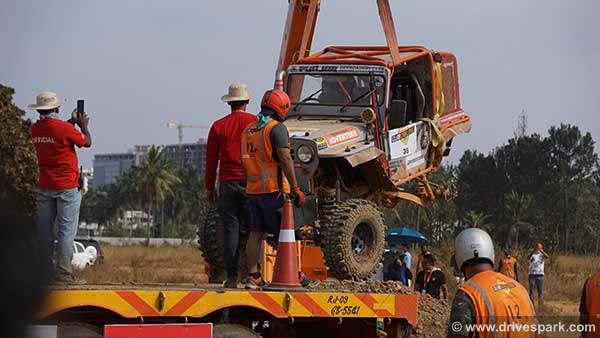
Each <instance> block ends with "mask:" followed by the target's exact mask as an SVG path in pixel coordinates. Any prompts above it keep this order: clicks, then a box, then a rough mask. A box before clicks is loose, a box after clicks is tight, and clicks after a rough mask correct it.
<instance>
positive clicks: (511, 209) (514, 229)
mask: <svg viewBox="0 0 600 338" xmlns="http://www.w3.org/2000/svg"><path fill="white" fill-rule="evenodd" d="M504 200H505V207H506V209H507V211H508V213H509V217H510V225H509V226H508V233H507V238H506V244H510V242H511V240H512V235H513V234H514V236H515V241H514V247H515V248H516V247H518V246H519V230H520V228H522V227H528V226H530V225H531V224H529V223H527V222H524V221H523V216H524V215H525V213H526V212H527V210H529V208H530V207H531V203H532V202H533V199H532V197H531V196H529V195H525V194H519V193H518V192H516V191H514V190H511V191H510V192H509V193H507V194H506V195H505V196H504Z"/></svg>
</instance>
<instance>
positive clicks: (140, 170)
mask: <svg viewBox="0 0 600 338" xmlns="http://www.w3.org/2000/svg"><path fill="white" fill-rule="evenodd" d="M131 171H132V175H133V177H134V179H133V181H135V182H136V183H137V184H139V186H138V188H139V190H138V191H139V192H140V193H141V195H140V196H141V200H143V201H144V203H145V204H146V211H147V214H148V221H147V223H146V224H147V225H146V245H148V244H149V243H150V218H151V215H152V212H153V210H155V209H156V208H157V207H158V205H159V204H161V203H163V202H164V201H165V198H166V196H167V195H171V194H173V187H174V186H175V185H176V184H179V183H181V180H180V179H179V178H178V177H177V176H176V175H175V174H174V173H173V169H172V165H171V163H170V162H167V161H165V160H164V158H163V153H162V150H161V149H160V148H158V147H156V146H152V147H151V148H150V150H149V151H148V156H147V157H146V159H145V160H144V162H142V163H141V165H140V166H134V167H132V168H131Z"/></svg>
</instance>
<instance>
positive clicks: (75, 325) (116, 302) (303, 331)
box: [34, 284, 419, 338]
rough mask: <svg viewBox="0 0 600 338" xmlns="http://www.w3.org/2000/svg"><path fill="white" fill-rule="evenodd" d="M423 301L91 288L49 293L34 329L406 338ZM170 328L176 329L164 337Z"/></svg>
mask: <svg viewBox="0 0 600 338" xmlns="http://www.w3.org/2000/svg"><path fill="white" fill-rule="evenodd" d="M418 302H419V295H418V294H383V293H353V292H338V291H332V292H329V291H326V290H318V291H250V290H245V289H238V290H234V289H224V288H221V287H215V284H212V285H211V284H205V285H145V286H138V285H86V286H77V287H75V286H73V287H64V288H53V289H51V290H49V291H48V294H47V296H46V298H45V301H44V303H43V305H42V306H41V307H40V309H39V311H38V312H37V314H36V320H35V323H34V324H35V325H36V326H38V327H46V328H47V327H50V328H55V331H56V332H57V334H56V336H57V337H59V338H62V337H106V338H113V337H142V336H143V337H172V338H176V337H192V336H193V337H197V338H202V337H211V336H212V337H239V338H245V337H256V336H259V335H260V336H262V337H286V338H294V337H408V336H409V334H410V332H411V329H412V327H414V325H415V324H416V323H417V320H418V316H417V315H418V311H417V309H418ZM198 323H211V324H212V327H211V328H210V329H209V331H210V333H211V335H208V334H205V335H198V334H197V335H190V332H192V331H190V330H189V329H190V328H193V327H195V326H201V325H198ZM165 327H170V328H178V330H173V331H169V332H176V333H171V334H170V335H168V336H167V335H165V334H164V332H167V331H164V330H163V331H160V330H161V329H164V328H165ZM113 328H119V329H123V330H130V331H125V332H129V333H127V334H125V335H123V333H122V332H123V330H121V331H120V332H121V335H118V334H113V332H115V331H113ZM160 332H163V333H162V334H161V333H160ZM178 332H180V333H178ZM186 332H187V333H186ZM203 332H207V331H203Z"/></svg>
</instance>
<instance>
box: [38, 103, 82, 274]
mask: <svg viewBox="0 0 600 338" xmlns="http://www.w3.org/2000/svg"><path fill="white" fill-rule="evenodd" d="M64 102H65V100H63V99H60V98H59V97H58V96H57V95H56V94H55V93H53V92H42V93H40V94H39V95H38V96H37V97H36V103H34V104H30V105H28V106H27V107H28V108H30V109H35V110H37V112H38V113H39V114H40V119H39V120H37V121H36V122H35V123H34V124H33V125H32V126H31V140H32V142H33V145H34V146H35V151H36V153H37V158H38V165H39V180H38V196H37V203H38V219H37V223H38V224H37V226H38V231H39V238H40V243H41V246H42V254H43V255H44V257H45V259H46V260H47V262H48V264H47V266H48V267H51V266H53V264H52V254H53V248H54V225H55V223H56V225H57V227H58V229H57V231H56V234H57V236H56V237H57V240H58V247H57V250H56V266H55V268H54V271H53V272H51V273H50V274H49V275H52V283H54V284H83V283H85V281H83V280H78V279H75V278H74V277H73V268H72V267H71V260H72V259H73V241H74V240H75V235H76V234H77V227H78V225H79V207H80V205H81V192H80V191H79V188H80V187H79V178H80V172H79V165H78V163H77V153H76V152H75V146H77V147H78V148H81V147H86V148H89V147H90V146H91V145H92V137H91V135H90V132H89V130H88V122H89V120H90V118H89V117H88V115H87V114H86V113H83V114H82V115H81V116H76V117H75V116H73V117H71V119H70V120H69V121H68V122H67V121H63V120H61V119H60V118H59V116H58V111H59V107H60V106H61V105H62V104H63V103H64ZM74 124H77V125H78V126H79V128H80V130H81V131H79V130H77V129H76V128H75V126H74Z"/></svg>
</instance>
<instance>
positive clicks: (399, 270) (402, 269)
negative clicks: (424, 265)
mask: <svg viewBox="0 0 600 338" xmlns="http://www.w3.org/2000/svg"><path fill="white" fill-rule="evenodd" d="M404 258H405V257H404V255H402V254H399V255H396V258H395V259H394V261H393V262H392V264H390V265H389V266H388V269H387V271H386V277H387V279H386V280H395V281H399V282H402V284H404V285H406V286H410V282H409V281H410V280H411V279H412V273H411V272H410V269H409V268H408V267H407V265H406V262H405V260H404Z"/></svg>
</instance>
